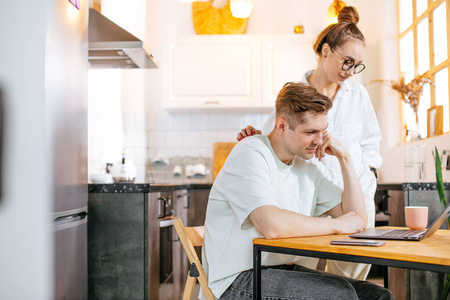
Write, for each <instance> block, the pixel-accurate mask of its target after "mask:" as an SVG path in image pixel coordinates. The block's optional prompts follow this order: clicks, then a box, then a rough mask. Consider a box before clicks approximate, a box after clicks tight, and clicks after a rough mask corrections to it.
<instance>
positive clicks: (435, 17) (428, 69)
mask: <svg viewBox="0 0 450 300" xmlns="http://www.w3.org/2000/svg"><path fill="white" fill-rule="evenodd" d="M449 6H450V0H398V8H399V63H400V72H401V73H402V74H403V75H404V76H405V82H409V81H411V79H413V78H414V77H415V76H417V75H422V74H424V73H426V75H427V77H429V78H430V79H431V80H432V83H433V84H432V85H430V84H426V85H425V86H424V89H423V95H422V96H421V98H420V105H419V109H418V117H419V124H418V125H419V128H416V119H415V115H414V113H413V112H412V109H411V108H410V107H409V105H408V104H404V107H403V110H402V111H403V120H404V122H405V123H406V125H407V126H408V129H418V130H419V133H420V136H421V137H426V136H427V109H428V108H430V107H434V106H437V105H440V106H443V111H444V113H443V124H444V132H449V131H450V120H449V115H450V99H449V95H450V92H449V86H450V81H449V80H450V76H449V72H450V58H449V53H450V46H449V43H448V41H449V40H450V30H449V28H450V20H448V16H449V15H450V8H449Z"/></svg>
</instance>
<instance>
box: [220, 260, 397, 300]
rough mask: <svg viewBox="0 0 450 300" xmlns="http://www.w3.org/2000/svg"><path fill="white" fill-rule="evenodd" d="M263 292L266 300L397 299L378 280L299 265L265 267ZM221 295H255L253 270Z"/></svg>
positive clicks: (236, 297) (231, 298)
mask: <svg viewBox="0 0 450 300" xmlns="http://www.w3.org/2000/svg"><path fill="white" fill-rule="evenodd" d="M261 293H262V299H264V300H284V299H286V300H297V299H298V300H300V299H301V300H306V299H308V300H319V299H324V300H325V299H326V300H329V299H339V300H350V299H367V300H369V299H370V300H381V299H394V296H393V295H392V294H391V292H390V291H389V290H387V289H385V288H383V287H381V286H378V285H376V284H374V283H371V282H368V281H362V280H355V279H351V278H347V277H343V276H338V275H334V274H329V273H325V272H321V271H317V270H312V269H308V268H305V267H302V266H298V265H280V266H272V267H263V268H262V270H261ZM219 299H220V300H228V299H229V300H239V299H253V270H248V271H244V272H242V273H241V274H239V276H238V277H237V278H236V279H235V280H234V281H233V283H232V284H231V285H230V286H229V287H228V289H227V290H226V291H225V292H224V293H223V294H222V296H221V297H220V298H219Z"/></svg>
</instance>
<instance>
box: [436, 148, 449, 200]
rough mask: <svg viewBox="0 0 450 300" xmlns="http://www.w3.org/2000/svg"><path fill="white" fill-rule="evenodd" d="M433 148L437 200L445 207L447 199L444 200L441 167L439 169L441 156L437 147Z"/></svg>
mask: <svg viewBox="0 0 450 300" xmlns="http://www.w3.org/2000/svg"><path fill="white" fill-rule="evenodd" d="M434 148H435V153H434V154H435V161H436V188H437V190H438V193H439V200H440V201H441V204H442V206H443V207H444V208H445V207H447V201H446V200H445V194H444V181H443V180H442V169H441V158H440V156H439V151H438V149H437V147H434Z"/></svg>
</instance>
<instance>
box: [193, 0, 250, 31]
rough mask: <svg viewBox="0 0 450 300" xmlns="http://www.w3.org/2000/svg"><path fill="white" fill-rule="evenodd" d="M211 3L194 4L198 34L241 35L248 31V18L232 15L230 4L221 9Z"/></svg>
mask: <svg viewBox="0 0 450 300" xmlns="http://www.w3.org/2000/svg"><path fill="white" fill-rule="evenodd" d="M212 2H213V1H212V0H210V1H209V2H193V3H192V21H193V23H194V30H195V32H196V33H197V34H241V33H245V30H246V29H247V23H248V18H246V19H241V18H235V17H233V15H232V14H231V9H230V2H229V1H227V4H226V5H225V6H224V7H221V8H215V7H214V6H212Z"/></svg>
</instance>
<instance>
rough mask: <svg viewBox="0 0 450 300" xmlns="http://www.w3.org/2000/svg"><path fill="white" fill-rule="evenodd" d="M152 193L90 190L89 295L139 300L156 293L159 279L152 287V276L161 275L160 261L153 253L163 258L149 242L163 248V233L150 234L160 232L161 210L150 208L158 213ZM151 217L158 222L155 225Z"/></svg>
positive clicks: (93, 299) (92, 297) (97, 297)
mask: <svg viewBox="0 0 450 300" xmlns="http://www.w3.org/2000/svg"><path fill="white" fill-rule="evenodd" d="M149 195H151V194H146V193H127V194H123V193H122V194H119V193H118V194H114V193H105V194H102V193H98V194H97V193H96V194H92V193H91V194H89V217H90V219H89V221H90V222H89V223H88V290H89V299H92V300H97V299H98V300H100V299H102V300H103V299H130V300H131V299H140V300H141V299H149V296H150V295H151V294H153V293H155V292H156V293H157V292H158V289H159V282H156V283H158V284H157V285H156V284H155V286H153V287H151V286H150V287H149V286H148V283H150V282H154V280H149V279H151V278H149V277H151V276H155V275H154V274H158V278H159V264H151V259H152V257H158V256H159V247H149V244H158V246H159V234H155V233H152V232H151V231H155V232H156V229H157V230H158V231H159V224H158V220H157V208H156V215H155V216H154V217H151V215H152V214H153V213H152V211H153V212H155V209H151V206H152V204H153V202H155V203H156V204H157V202H158V201H157V200H156V201H151V198H152V197H151V196H149ZM149 206H150V207H149ZM149 220H150V222H151V223H152V222H154V223H155V224H153V226H152V224H151V223H150V224H149V222H148V221H149ZM153 227H154V228H155V229H152V228H153ZM149 228H150V232H149ZM156 235H157V237H156ZM148 236H149V237H150V240H148V239H147V237H148ZM149 249H150V251H149ZM149 263H150V265H151V270H150V274H148V271H147V270H148V265H149ZM152 298H153V297H152ZM155 299H157V298H155Z"/></svg>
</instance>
